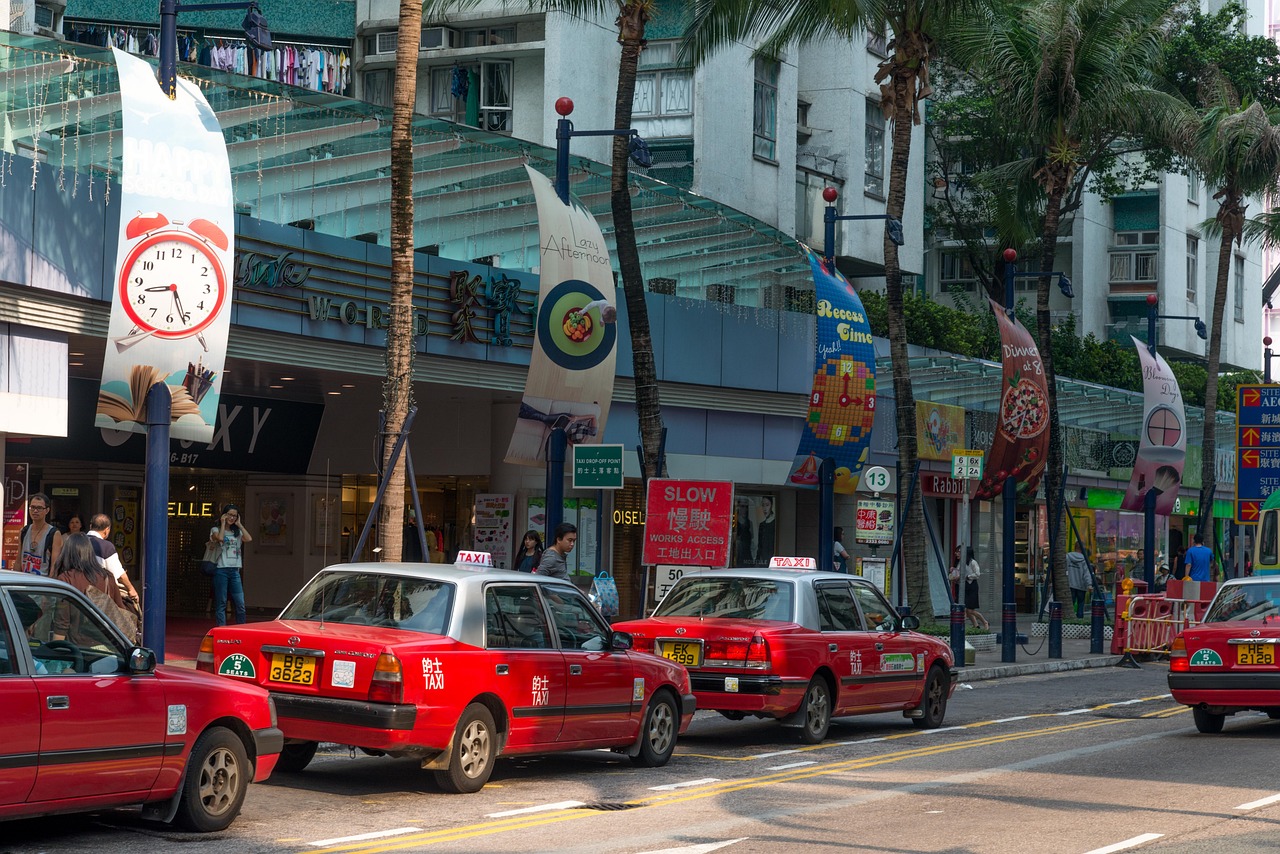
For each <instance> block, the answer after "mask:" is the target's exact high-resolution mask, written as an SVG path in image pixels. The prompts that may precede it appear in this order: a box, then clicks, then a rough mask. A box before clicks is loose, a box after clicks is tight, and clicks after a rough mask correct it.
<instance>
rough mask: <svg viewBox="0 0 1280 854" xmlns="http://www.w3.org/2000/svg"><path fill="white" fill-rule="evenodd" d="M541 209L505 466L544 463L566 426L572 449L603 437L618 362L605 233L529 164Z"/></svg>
mask: <svg viewBox="0 0 1280 854" xmlns="http://www.w3.org/2000/svg"><path fill="white" fill-rule="evenodd" d="M525 170H526V171H527V172H528V174H529V181H530V182H531V183H532V184H533V197H534V200H535V202H536V203H537V206H538V242H539V247H540V249H539V253H538V254H539V264H540V265H541V267H540V274H539V279H540V281H539V285H538V314H537V318H536V320H535V325H534V336H533V352H532V354H530V357H529V375H528V379H527V380H526V381H525V387H524V397H523V399H522V400H521V401H520V413H519V415H518V416H517V418H516V425H515V430H514V431H513V433H512V436H511V444H510V446H508V448H507V457H506V461H507V462H509V463H519V464H521V465H539V466H540V465H545V463H546V459H547V440H548V438H549V436H550V435H551V431H552V430H553V429H556V428H561V429H563V430H564V431H565V434H566V436H567V438H568V441H569V443H570V444H574V445H595V444H599V442H600V439H601V438H602V437H603V436H604V428H605V421H606V419H607V418H608V416H609V401H610V400H612V399H613V377H614V366H615V362H616V360H617V350H618V348H617V342H618V326H617V322H616V321H617V317H618V312H617V305H616V303H615V302H614V300H615V295H614V287H613V267H612V265H611V264H610V261H609V251H608V249H607V248H606V246H605V240H604V235H603V234H601V232H600V226H599V224H597V223H596V220H595V217H593V216H592V215H591V212H590V211H588V210H587V209H586V208H585V207H583V206H582V205H581V204H580V203H579V202H578V201H576V200H572V199H571V200H570V203H569V204H565V203H564V202H562V201H561V200H560V197H559V196H558V195H556V191H555V188H554V187H553V186H552V184H551V181H550V180H549V179H548V178H547V177H546V176H545V175H543V174H542V173H541V172H538V171H536V170H534V169H532V168H531V167H528V166H526V167H525Z"/></svg>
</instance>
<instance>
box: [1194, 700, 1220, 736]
mask: <svg viewBox="0 0 1280 854" xmlns="http://www.w3.org/2000/svg"><path fill="white" fill-rule="evenodd" d="M1191 717H1193V718H1195V721H1196V729H1198V730H1200V732H1203V733H1208V734H1209V735H1212V734H1214V733H1217V732H1222V725H1223V723H1225V722H1226V720H1227V716H1226V715H1215V714H1214V713H1213V712H1210V711H1207V710H1205V709H1201V708H1199V707H1196V708H1194V709H1192V710H1191Z"/></svg>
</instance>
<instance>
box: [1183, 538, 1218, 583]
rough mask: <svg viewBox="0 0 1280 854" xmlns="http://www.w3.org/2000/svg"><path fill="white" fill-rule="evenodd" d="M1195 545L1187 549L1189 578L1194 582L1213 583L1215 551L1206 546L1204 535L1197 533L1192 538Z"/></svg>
mask: <svg viewBox="0 0 1280 854" xmlns="http://www.w3.org/2000/svg"><path fill="white" fill-rule="evenodd" d="M1191 541H1192V542H1193V543H1195V545H1193V546H1192V547H1191V548H1189V549H1187V557H1186V561H1187V576H1186V577H1187V578H1189V579H1190V580H1192V581H1213V550H1212V549H1210V548H1209V547H1208V546H1206V545H1205V544H1204V535H1203V534H1201V533H1200V532H1199V531H1196V533H1195V535H1194V536H1193V537H1192V538H1191Z"/></svg>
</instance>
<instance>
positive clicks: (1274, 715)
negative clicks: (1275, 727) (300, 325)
mask: <svg viewBox="0 0 1280 854" xmlns="http://www.w3.org/2000/svg"><path fill="white" fill-rule="evenodd" d="M1266 712H1267V717H1269V718H1271V720H1273V721H1274V720H1280V709H1267V710H1266Z"/></svg>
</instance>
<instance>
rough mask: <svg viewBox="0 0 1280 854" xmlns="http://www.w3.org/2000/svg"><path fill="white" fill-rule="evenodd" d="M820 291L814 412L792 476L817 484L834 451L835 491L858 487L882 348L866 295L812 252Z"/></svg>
mask: <svg viewBox="0 0 1280 854" xmlns="http://www.w3.org/2000/svg"><path fill="white" fill-rule="evenodd" d="M809 265H810V266H811V267H812V268H813V286H814V292H815V294H816V296H817V315H818V317H817V322H818V336H817V341H816V343H817V346H816V351H815V353H814V359H813V390H812V391H811V392H810V394H809V416H808V418H806V419H805V425H804V430H803V432H802V433H801V434H800V447H799V448H798V449H797V451H796V458H795V461H794V462H793V463H792V465H791V475H790V477H789V480H790V482H791V483H792V484H794V485H796V486H801V487H809V488H815V489H816V488H817V486H818V464H819V463H821V462H822V460H823V459H826V458H827V457H830V458H831V459H833V460H834V461H835V465H836V483H835V491H836V492H840V493H846V494H848V493H852V492H854V491H855V490H856V489H857V486H858V473H859V472H860V471H861V470H862V466H863V465H864V464H865V463H866V456H867V451H868V448H869V446H870V444H871V427H872V424H873V422H874V421H875V414H876V349H875V345H874V344H873V343H872V340H871V326H870V324H868V323H867V313H866V311H865V310H864V309H863V308H862V300H860V299H858V293H857V291H855V290H854V289H853V285H851V284H849V281H848V280H847V279H845V277H844V276H842V275H840V272H839V271H833V270H828V269H827V268H826V265H825V264H824V263H823V259H822V258H821V257H820V256H819V255H817V254H816V253H814V252H812V251H811V252H810V253H809Z"/></svg>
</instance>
